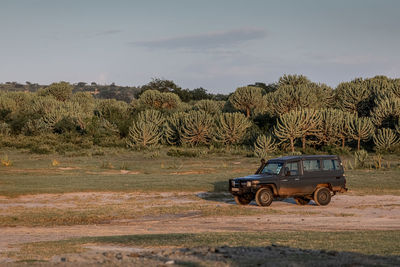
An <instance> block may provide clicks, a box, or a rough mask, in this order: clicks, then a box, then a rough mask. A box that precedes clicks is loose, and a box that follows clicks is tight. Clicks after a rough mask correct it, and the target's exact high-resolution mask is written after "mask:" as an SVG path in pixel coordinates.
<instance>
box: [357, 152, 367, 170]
mask: <svg viewBox="0 0 400 267" xmlns="http://www.w3.org/2000/svg"><path fill="white" fill-rule="evenodd" d="M367 158H368V152H367V151H365V150H359V151H357V152H355V153H354V167H355V168H364V167H366V161H367Z"/></svg>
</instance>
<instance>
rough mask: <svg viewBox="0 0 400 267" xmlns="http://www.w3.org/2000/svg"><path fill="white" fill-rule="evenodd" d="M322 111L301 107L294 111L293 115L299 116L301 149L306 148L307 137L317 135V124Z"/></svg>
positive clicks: (319, 121) (319, 122)
mask: <svg viewBox="0 0 400 267" xmlns="http://www.w3.org/2000/svg"><path fill="white" fill-rule="evenodd" d="M321 115H322V113H321V112H319V111H318V110H315V109H309V108H307V109H301V110H297V111H296V112H295V116H297V117H299V121H301V122H302V123H301V124H300V127H301V144H302V146H301V147H302V149H303V150H305V149H306V142H307V138H309V137H311V136H317V135H318V133H319V125H320V124H321V121H322V119H321ZM314 142H315V141H314Z"/></svg>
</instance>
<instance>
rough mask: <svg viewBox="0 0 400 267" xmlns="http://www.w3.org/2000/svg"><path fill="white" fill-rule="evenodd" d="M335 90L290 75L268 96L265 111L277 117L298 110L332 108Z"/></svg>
mask: <svg viewBox="0 0 400 267" xmlns="http://www.w3.org/2000/svg"><path fill="white" fill-rule="evenodd" d="M333 100H334V96H333V90H332V88H330V87H329V86H327V85H325V84H316V83H312V82H310V81H309V80H308V79H307V78H306V77H304V76H297V75H288V76H283V77H282V78H281V79H280V82H279V84H278V88H277V90H276V91H274V92H272V93H269V94H266V95H265V96H264V97H263V101H264V103H265V105H266V109H265V111H267V112H270V113H272V114H275V115H280V114H283V113H287V112H289V111H291V110H296V109H306V108H311V109H320V108H328V107H330V106H332V104H333Z"/></svg>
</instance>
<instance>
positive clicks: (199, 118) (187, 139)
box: [182, 111, 214, 146]
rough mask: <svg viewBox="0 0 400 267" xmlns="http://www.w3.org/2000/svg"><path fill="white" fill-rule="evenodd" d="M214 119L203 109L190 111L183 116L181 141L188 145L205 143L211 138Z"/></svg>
mask: <svg viewBox="0 0 400 267" xmlns="http://www.w3.org/2000/svg"><path fill="white" fill-rule="evenodd" d="M213 128H214V119H213V117H212V116H210V115H209V114H207V113H206V112H204V111H190V112H189V113H188V115H187V116H185V119H184V123H183V128H182V142H183V143H185V144H188V145H192V146H194V145H207V144H209V143H210V142H211V140H212V138H213Z"/></svg>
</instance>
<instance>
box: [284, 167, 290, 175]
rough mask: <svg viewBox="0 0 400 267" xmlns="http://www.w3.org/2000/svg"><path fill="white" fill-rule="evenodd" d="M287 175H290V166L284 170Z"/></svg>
mask: <svg viewBox="0 0 400 267" xmlns="http://www.w3.org/2000/svg"><path fill="white" fill-rule="evenodd" d="M283 173H284V175H285V176H290V171H289V168H288V167H285V169H284V171H283Z"/></svg>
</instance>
